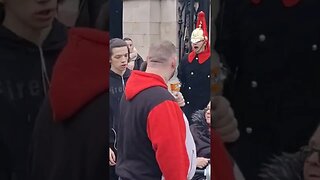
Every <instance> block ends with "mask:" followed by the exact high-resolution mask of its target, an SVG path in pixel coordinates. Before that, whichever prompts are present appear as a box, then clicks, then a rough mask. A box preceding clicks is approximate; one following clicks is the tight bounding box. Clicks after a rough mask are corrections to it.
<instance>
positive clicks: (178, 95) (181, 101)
mask: <svg viewBox="0 0 320 180" xmlns="http://www.w3.org/2000/svg"><path fill="white" fill-rule="evenodd" d="M172 94H173V96H174V97H175V99H176V102H177V103H178V104H179V106H180V107H183V106H184V105H185V101H184V98H183V95H182V93H181V92H176V91H173V92H172Z"/></svg>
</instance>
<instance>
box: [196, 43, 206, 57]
mask: <svg viewBox="0 0 320 180" xmlns="http://www.w3.org/2000/svg"><path fill="white" fill-rule="evenodd" d="M206 44H207V42H206V41H205V42H204V43H203V44H202V45H201V47H200V48H198V50H197V51H196V54H200V53H201V52H202V51H204V46H205V45H206Z"/></svg>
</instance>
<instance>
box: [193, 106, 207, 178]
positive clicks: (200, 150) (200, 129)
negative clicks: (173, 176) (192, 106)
mask: <svg viewBox="0 0 320 180" xmlns="http://www.w3.org/2000/svg"><path fill="white" fill-rule="evenodd" d="M208 114H209V115H208ZM210 118H211V115H210V109H208V108H205V109H204V110H198V111H196V112H195V113H194V114H192V119H191V120H192V122H193V124H192V125H191V126H190V131H191V134H192V136H193V139H194V142H195V144H196V150H197V168H198V169H205V168H206V166H207V165H208V164H209V163H210V157H211V153H210V152H211V151H210V150H211V144H210V143H211V140H210V139H211V134H210V133H211V132H210V124H209V123H210ZM208 119H209V122H208V121H207V120H208ZM204 178H205V177H204V176H203V175H202V174H195V175H194V176H193V178H192V179H193V180H202V179H204Z"/></svg>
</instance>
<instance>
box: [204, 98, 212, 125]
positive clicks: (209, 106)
mask: <svg viewBox="0 0 320 180" xmlns="http://www.w3.org/2000/svg"><path fill="white" fill-rule="evenodd" d="M204 113H205V114H204V115H205V118H206V122H207V123H208V124H209V125H210V124H211V102H209V104H208V105H207V107H206V111H205V112H204Z"/></svg>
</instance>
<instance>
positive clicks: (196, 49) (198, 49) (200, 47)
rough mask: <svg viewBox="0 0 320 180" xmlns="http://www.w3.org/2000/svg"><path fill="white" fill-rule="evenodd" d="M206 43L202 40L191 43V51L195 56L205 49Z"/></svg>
mask: <svg viewBox="0 0 320 180" xmlns="http://www.w3.org/2000/svg"><path fill="white" fill-rule="evenodd" d="M205 45H206V42H205V41H204V40H202V41H198V42H196V43H192V49H193V51H194V52H196V53H197V54H199V53H201V52H203V51H204V49H205Z"/></svg>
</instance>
